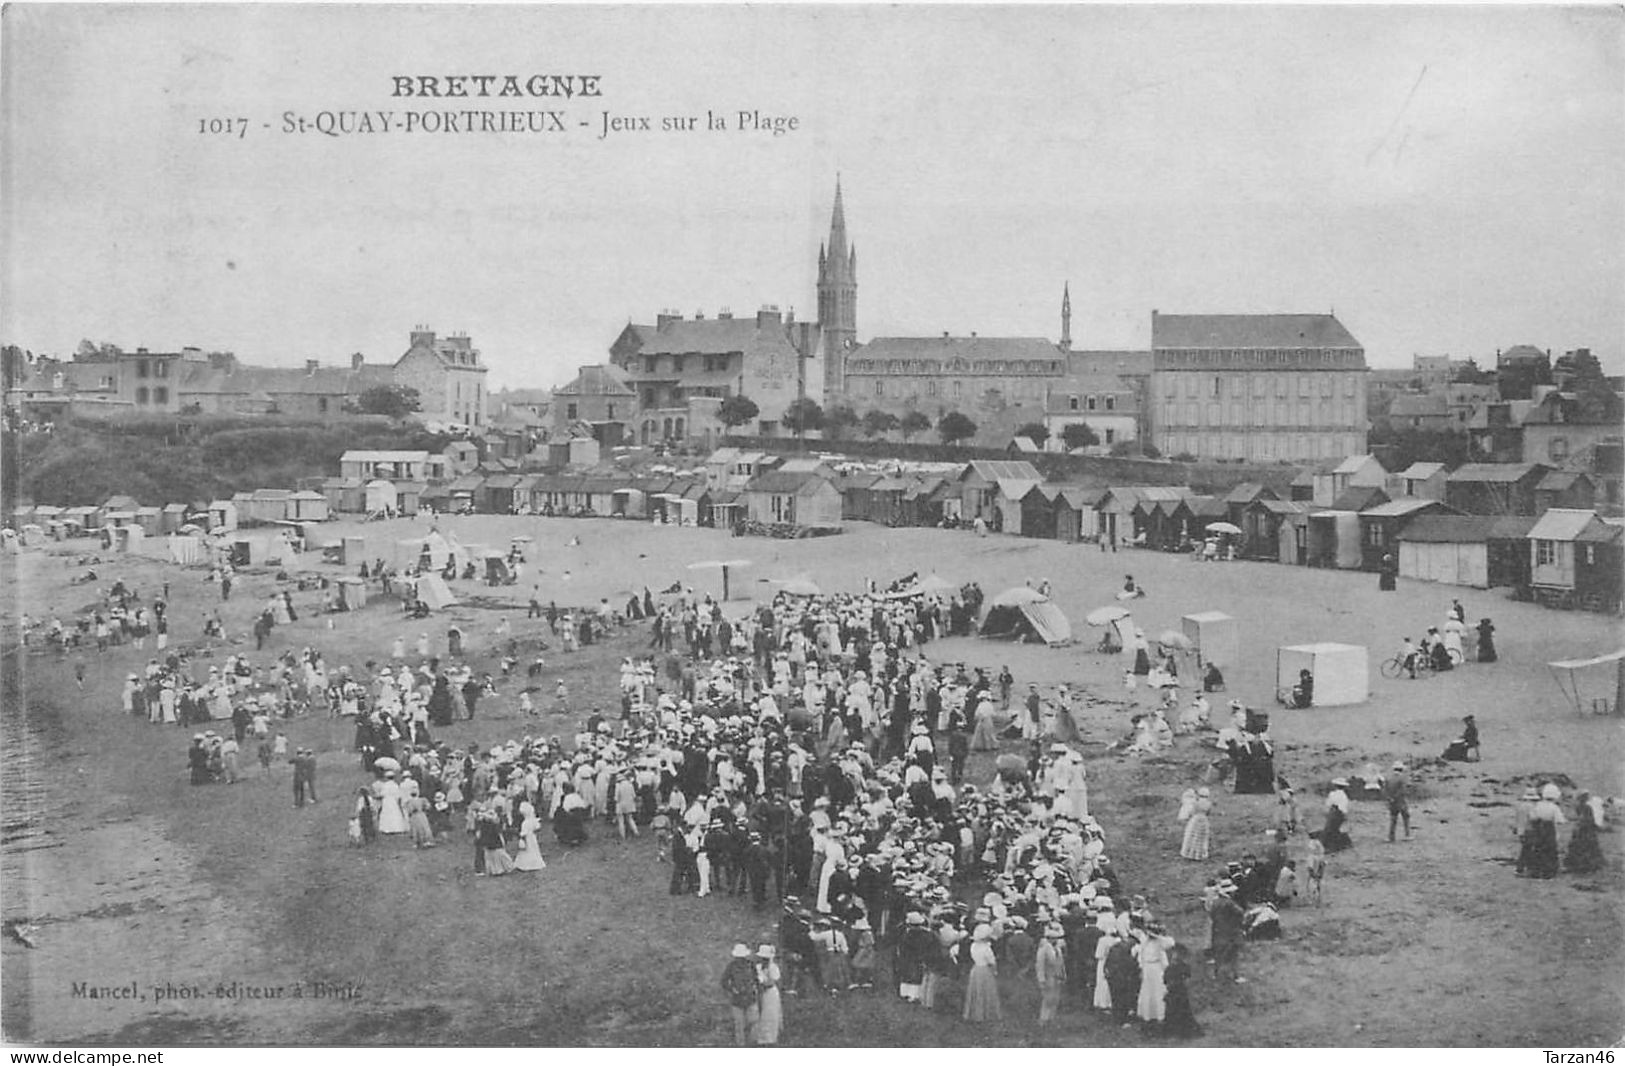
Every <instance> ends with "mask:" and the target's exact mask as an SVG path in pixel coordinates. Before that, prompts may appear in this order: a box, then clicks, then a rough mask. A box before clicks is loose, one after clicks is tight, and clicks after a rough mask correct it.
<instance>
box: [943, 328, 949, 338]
mask: <svg viewBox="0 0 1625 1066" xmlns="http://www.w3.org/2000/svg"><path fill="white" fill-rule="evenodd" d="M942 339H943V340H947V339H948V331H947V330H943V331H942Z"/></svg>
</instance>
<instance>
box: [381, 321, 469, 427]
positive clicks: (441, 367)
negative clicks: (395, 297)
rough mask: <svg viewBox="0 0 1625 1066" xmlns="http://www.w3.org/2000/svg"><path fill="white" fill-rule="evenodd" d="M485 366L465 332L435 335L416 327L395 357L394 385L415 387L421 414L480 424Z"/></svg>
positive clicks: (442, 419) (428, 330)
mask: <svg viewBox="0 0 1625 1066" xmlns="http://www.w3.org/2000/svg"><path fill="white" fill-rule="evenodd" d="M486 372H487V368H486V366H485V364H484V363H482V362H480V353H479V349H477V348H475V347H474V342H473V341H471V340H469V337H468V334H466V333H453V334H452V335H451V336H449V337H439V338H437V337H436V336H435V334H434V330H432V329H429V328H428V327H427V326H419V327H417V328H416V329H414V330H412V333H411V343H410V346H409V347H408V348H407V349H406V352H405V354H403V355H402V356H401V357H400V358H399V359H397V360H395V367H394V384H396V385H404V386H406V387H408V388H413V389H416V390H417V392H418V403H419V404H420V405H421V406H420V408H419V410H420V412H421V414H422V417H424V418H427V419H433V420H436V421H441V422H455V423H459V424H461V425H465V426H472V427H474V428H475V429H480V428H482V427H484V425H485V420H486V401H487V399H488V397H489V393H488V392H487V390H486V386H485V375H486Z"/></svg>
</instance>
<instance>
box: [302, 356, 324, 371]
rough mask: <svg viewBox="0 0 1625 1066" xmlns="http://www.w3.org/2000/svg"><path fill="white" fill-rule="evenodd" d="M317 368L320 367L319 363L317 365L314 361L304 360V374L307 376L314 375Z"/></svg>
mask: <svg viewBox="0 0 1625 1066" xmlns="http://www.w3.org/2000/svg"><path fill="white" fill-rule="evenodd" d="M318 366H321V363H319V362H318V361H316V360H315V359H306V360H305V373H307V374H314V373H316V368H317V367H318Z"/></svg>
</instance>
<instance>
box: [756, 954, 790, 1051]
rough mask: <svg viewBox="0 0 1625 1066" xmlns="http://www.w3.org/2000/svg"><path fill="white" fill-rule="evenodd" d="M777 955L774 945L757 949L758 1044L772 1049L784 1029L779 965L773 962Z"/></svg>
mask: <svg viewBox="0 0 1625 1066" xmlns="http://www.w3.org/2000/svg"><path fill="white" fill-rule="evenodd" d="M775 954H777V952H776V951H775V950H774V947H773V945H772V944H763V945H762V946H761V947H759V948H757V949H756V960H757V961H756V983H757V984H758V985H759V986H761V990H762V991H761V1003H760V1006H759V1008H758V1010H757V1017H756V1042H757V1043H758V1044H760V1045H762V1046H763V1047H772V1046H773V1045H775V1044H777V1043H778V1042H779V1031H780V1030H781V1029H783V1028H784V1004H783V1002H782V1001H781V1000H780V998H779V979H780V974H779V964H778V963H777V962H774V961H773V956H774V955H775Z"/></svg>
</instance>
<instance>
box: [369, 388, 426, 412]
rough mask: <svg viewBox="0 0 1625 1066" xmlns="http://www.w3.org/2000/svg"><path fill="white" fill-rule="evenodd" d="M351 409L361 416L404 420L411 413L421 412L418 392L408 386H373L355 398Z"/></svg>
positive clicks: (421, 407) (421, 406)
mask: <svg viewBox="0 0 1625 1066" xmlns="http://www.w3.org/2000/svg"><path fill="white" fill-rule="evenodd" d="M352 409H353V410H354V411H355V412H356V413H357V414H363V415H388V416H389V417H390V418H405V417H406V416H407V415H409V414H411V413H412V412H413V411H421V410H422V409H423V405H422V404H421V403H419V402H418V390H416V389H414V388H412V387H411V386H409V385H374V386H373V387H372V388H370V389H368V390H367V391H366V392H363V393H362V394H361V395H360V396H357V397H356V398H355V402H354V404H352Z"/></svg>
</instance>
